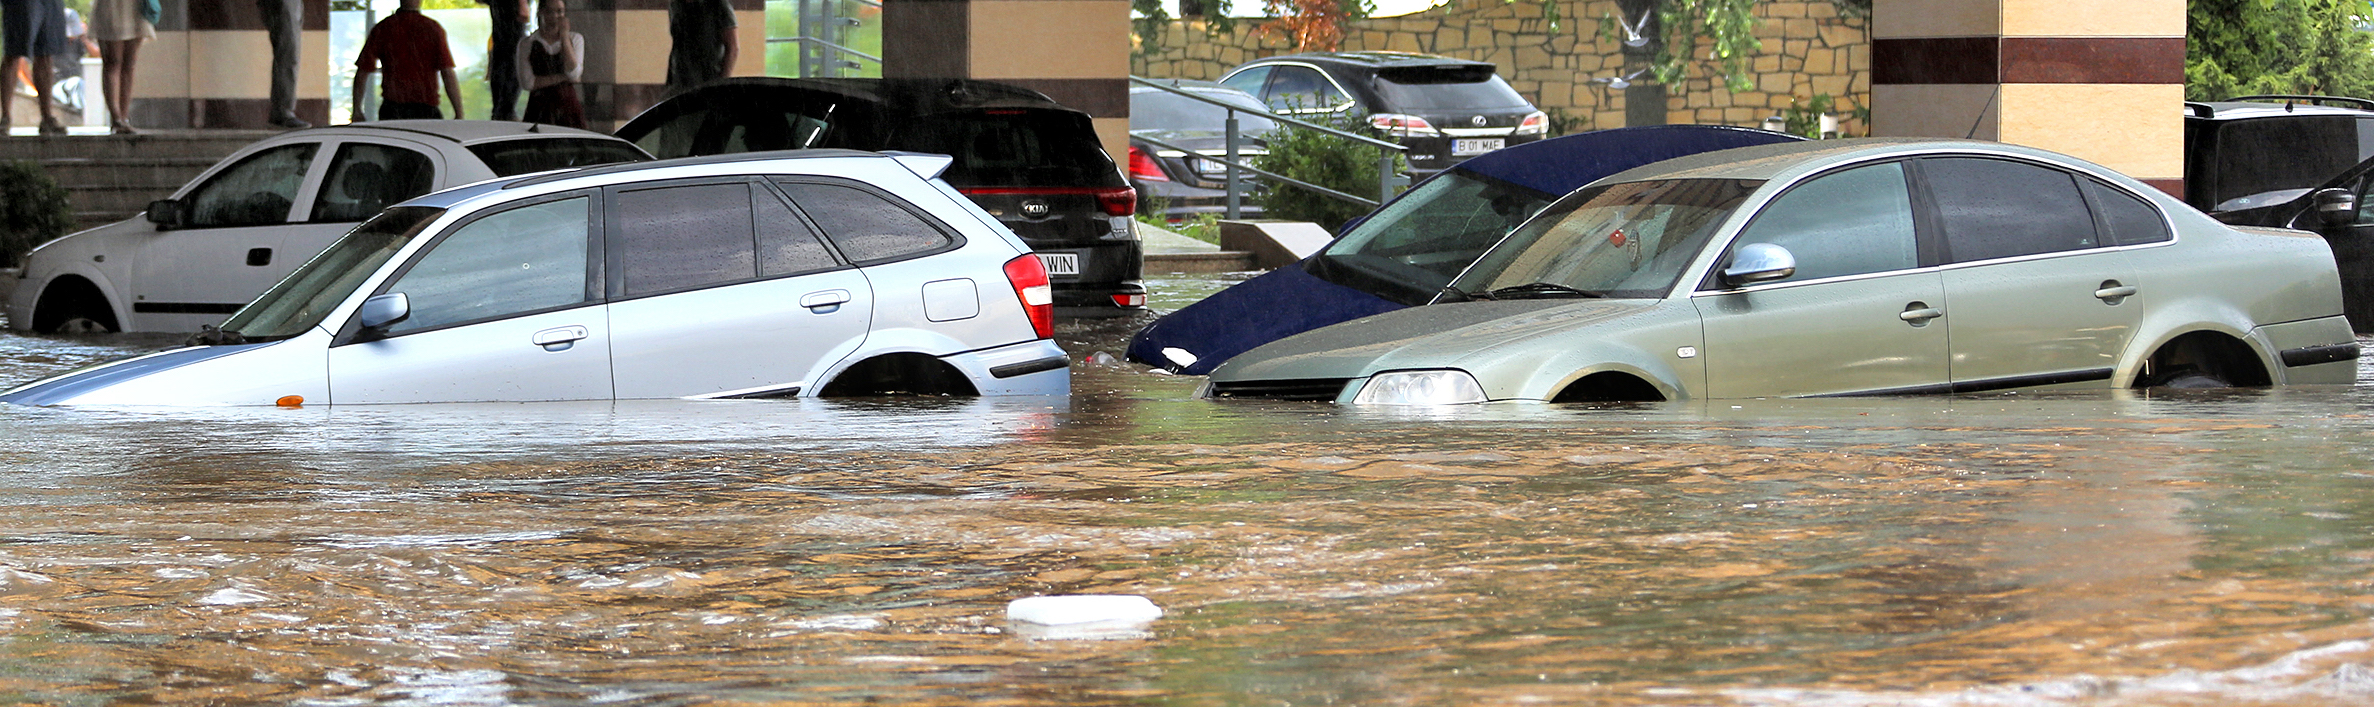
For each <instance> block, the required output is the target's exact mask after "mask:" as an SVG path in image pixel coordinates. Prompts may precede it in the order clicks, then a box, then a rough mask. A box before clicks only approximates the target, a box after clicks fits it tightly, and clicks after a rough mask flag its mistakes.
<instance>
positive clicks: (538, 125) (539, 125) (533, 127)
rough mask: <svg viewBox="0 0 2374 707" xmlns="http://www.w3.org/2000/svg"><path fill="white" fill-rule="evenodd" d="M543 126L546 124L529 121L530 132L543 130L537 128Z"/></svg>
mask: <svg viewBox="0 0 2374 707" xmlns="http://www.w3.org/2000/svg"><path fill="white" fill-rule="evenodd" d="M541 127H544V124H543V123H529V124H528V132H531V133H535V132H543V131H541V130H537V128H541Z"/></svg>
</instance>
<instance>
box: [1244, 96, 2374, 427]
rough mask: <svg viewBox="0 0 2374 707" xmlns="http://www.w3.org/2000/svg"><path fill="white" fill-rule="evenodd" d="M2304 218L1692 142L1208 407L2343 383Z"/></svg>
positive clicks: (2028, 176) (2015, 150) (1916, 163)
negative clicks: (2257, 216)
mask: <svg viewBox="0 0 2374 707" xmlns="http://www.w3.org/2000/svg"><path fill="white" fill-rule="evenodd" d="M2357 356H2358V347H2357V344H2356V342H2355V339H2353V338H2352V336H2351V334H2350V329H2349V324H2348V322H2347V321H2346V320H2344V319H2343V318H2342V316H2341V292H2340V285H2339V278H2338V276H2337V275H2336V273H2335V271H2334V265H2333V256H2332V253H2331V251H2330V250H2328V248H2327V247H2326V245H2325V243H2324V241H2323V240H2322V239H2320V238H2318V237H2316V236H2314V235H2312V234H2308V233H2304V232H2299V231H2288V230H2276V229H2256V228H2233V227H2228V226H2226V225H2223V224H2220V223H2218V222H2216V221H2213V220H2211V219H2209V217H2207V216H2205V215H2203V214H2201V213H2200V212H2199V211H2196V210H2194V209H2192V208H2191V207H2188V206H2185V205H2184V204H2183V203H2182V202H2180V201H2177V200H2176V199H2174V198H2171V197H2169V196H2167V195H2165V194H2163V193H2161V192H2159V191H2157V190H2155V189H2152V188H2151V187H2149V186H2146V185H2144V184H2142V183H2140V182H2137V181H2135V180H2133V179H2130V178H2127V177H2125V176H2121V175H2119V174H2117V173H2115V172H2112V171H2110V170H2107V169H2104V168H2102V167H2099V166H2096V165H2093V164H2089V163H2086V162H2084V161H2081V160H2077V159H2075V158H2071V157H2068V156H2065V155H2059V154H2054V153H2050V152H2044V151H2041V150H2033V149H2027V148H2022V147H2016V146H2012V145H2003V144H1995V143H1986V142H1966V141H1940V140H1886V139H1863V140H1832V141H1819V142H1804V143H1788V144H1780V145H1769V146H1760V147H1748V148H1740V149H1735V150H1724V151H1719V152H1711V153H1705V154H1702V155H1697V156H1692V157H1684V158H1680V159H1675V160H1669V161H1666V162H1660V163H1656V164H1652V165H1648V166H1645V167H1640V168H1637V169H1633V170H1630V171H1627V172H1623V173H1620V174H1617V175H1614V176H1611V177H1608V178H1606V179H1603V180H1600V181H1598V182H1596V183H1594V184H1592V185H1590V186H1587V187H1584V188H1582V189H1580V190H1577V191H1576V192H1574V193H1573V194H1569V195H1567V196H1566V197H1564V198H1562V199H1561V200H1559V201H1558V202H1557V203H1555V204H1553V205H1552V206H1550V207H1548V208H1546V209H1544V210H1543V211H1542V212H1541V213H1539V214H1537V215H1536V216H1534V217H1533V218H1532V220H1530V221H1528V222H1526V223H1525V224H1524V225H1522V226H1520V227H1519V228H1518V229H1517V230H1516V231H1514V232H1513V233H1512V234H1511V235H1509V236H1508V238H1507V239H1506V240H1503V241H1502V242H1501V243H1499V244H1498V245H1496V246H1494V247H1493V248H1492V249H1491V250H1489V251H1487V252H1486V253H1485V255H1484V256H1483V257H1482V258H1481V259H1480V260H1478V261H1477V262H1476V264H1475V265H1474V266H1472V267H1470V268H1469V269H1468V270H1467V271H1466V272H1465V273H1463V274H1461V275H1460V276H1459V277H1458V278H1457V279H1455V280H1453V281H1452V284H1451V285H1450V286H1449V287H1447V288H1445V289H1444V291H1443V292H1442V293H1441V294H1440V295H1438V296H1437V297H1436V299H1435V303H1434V304H1431V305H1429V306H1424V307H1414V308H1410V309H1405V310H1400V311H1395V312H1389V313H1386V314H1381V315H1377V316H1373V317H1368V318H1364V319H1358V320H1354V321H1350V322H1346V323H1343V324H1338V325H1335V326H1331V327H1327V328H1323V329H1318V330H1315V331H1311V332H1306V333H1303V334H1300V335H1297V336H1293V337H1290V338H1286V339H1282V340H1279V341H1276V342H1272V343H1270V344H1268V345H1265V346H1262V347H1260V348H1256V349H1254V350H1252V351H1249V352H1246V353H1244V354H1242V355H1240V356H1238V357H1236V358H1234V359H1231V360H1230V361H1228V363H1226V364H1224V365H1222V366H1220V367H1219V368H1218V369H1215V370H1214V371H1213V372H1212V375H1211V379H1210V381H1209V382H1208V383H1207V384H1206V387H1205V389H1204V391H1203V394H1204V395H1206V396H1210V397H1219V398H1270V399H1289V400H1333V401H1337V402H1346V403H1381V404H1446V403H1469V402H1483V401H1492V400H1542V401H1551V402H1593V401H1657V400H1675V399H1683V398H1744V397H1768V396H1829V395H1889V394H1918V393H1961V392H1977V391H1988V390H1999V389H2009V388H2077V387H2097V388H2098V387H2153V386H2176V387H2211V386H2227V385H2232V386H2264V385H2274V384H2301V383H2342V384H2346V383H2350V382H2352V381H2353V380H2355V376H2356V365H2355V363H2354V360H2355V359H2356V358H2357Z"/></svg>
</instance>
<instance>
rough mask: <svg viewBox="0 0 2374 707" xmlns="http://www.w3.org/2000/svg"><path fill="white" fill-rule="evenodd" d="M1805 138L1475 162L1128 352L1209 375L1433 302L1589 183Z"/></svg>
mask: <svg viewBox="0 0 2374 707" xmlns="http://www.w3.org/2000/svg"><path fill="white" fill-rule="evenodd" d="M1803 139H1804V138H1801V137H1797V136H1795V135H1789V134H1785V133H1776V132H1768V131H1763V130H1752V129H1748V128H1734V127H1726V126H1715V125H1659V126H1649V127H1635V128H1617V129H1614V130H1601V131H1596V132H1588V133H1582V134H1578V135H1568V136H1566V137H1561V138H1556V139H1552V140H1545V141H1542V142H1536V143H1532V144H1528V145H1522V146H1519V147H1512V148H1509V149H1506V150H1502V151H1499V152H1495V153H1492V154H1489V155H1485V156H1482V157H1478V158H1476V159H1472V160H1468V161H1466V162H1462V163H1460V164H1459V165H1457V166H1455V167H1452V168H1451V169H1449V170H1446V171H1444V172H1441V173H1439V174H1436V175H1435V176H1433V177H1432V178H1429V179H1427V180H1426V181H1423V182H1419V183H1418V184H1417V186H1414V187H1411V188H1410V190H1409V191H1407V192H1403V193H1402V194H1401V196H1399V197H1396V198H1394V199H1393V200H1392V201H1389V202H1386V203H1385V205H1384V206H1382V207H1380V208H1378V209H1377V210H1376V211H1374V212H1371V213H1369V214H1368V215H1367V216H1364V217H1362V218H1361V219H1360V220H1358V221H1354V222H1352V223H1350V224H1346V225H1345V226H1344V229H1343V235H1341V236H1339V237H1337V238H1336V239H1335V241H1334V242H1332V243H1329V244H1328V245H1327V247H1326V248H1324V249H1321V250H1320V252H1319V253H1318V254H1315V255H1312V256H1311V257H1309V258H1305V259H1303V260H1302V261H1301V262H1298V263H1295V264H1293V265H1289V266H1286V267H1283V268H1279V269H1277V270H1273V271H1271V272H1269V273H1267V274H1264V275H1262V276H1260V277H1256V278H1253V279H1251V280H1246V281H1244V282H1241V283H1238V284H1237V285H1235V286H1233V287H1230V288H1228V289H1225V290H1221V291H1219V292H1217V293H1214V294H1213V295H1212V296H1210V297H1206V298H1204V299H1203V300H1202V301H1199V302H1196V303H1195V304H1192V305H1188V306H1187V307H1185V308H1182V309H1180V310H1179V311H1177V312H1172V313H1171V314H1169V315H1167V316H1164V317H1163V318H1161V319H1158V320H1155V321H1154V323H1153V324H1149V325H1147V326H1146V328H1145V329H1143V330H1141V331H1139V332H1138V334H1137V336H1136V337H1134V338H1132V339H1131V340H1130V342H1129V351H1128V356H1129V358H1130V359H1131V360H1135V361H1138V362H1140V363H1145V364H1148V365H1153V366H1160V367H1163V368H1167V369H1170V370H1173V371H1176V372H1180V373H1188V374H1203V373H1208V372H1210V371H1211V370H1212V369H1213V368H1214V367H1216V366H1219V365H1220V364H1221V363H1222V362H1224V361H1227V360H1228V359H1229V358H1230V357H1233V356H1235V355H1237V354H1240V353H1244V352H1245V351H1249V350H1252V349H1253V348H1254V347H1256V346H1260V345H1262V344H1266V343H1269V342H1271V341H1276V340H1278V339H1282V338H1285V337H1288V336H1292V335H1294V334H1299V333H1302V332H1305V331H1310V330H1312V329H1317V328H1320V327H1324V326H1328V325H1331V324H1336V323H1339V322H1346V321H1351V320H1353V319H1358V318H1360V317H1365V316H1369V315H1372V314H1379V313H1383V312H1390V311H1393V310H1397V309H1402V308H1404V307H1411V306H1416V305H1421V304H1425V303H1427V302H1429V301H1432V300H1433V299H1434V298H1435V295H1436V294H1437V293H1439V292H1441V291H1442V288H1443V287H1444V286H1445V285H1449V284H1451V280H1452V278H1455V277H1458V276H1459V274H1460V273H1461V272H1464V271H1466V270H1467V267H1468V266H1469V265H1472V264H1474V263H1475V261H1476V258H1477V257H1480V256H1482V255H1483V253H1484V251H1485V250H1486V249H1489V248H1491V247H1492V245H1493V244H1495V243H1499V242H1500V240H1501V239H1502V238H1503V237H1506V236H1507V235H1508V233H1509V231H1510V230H1511V229H1514V228H1516V227H1517V226H1518V225H1519V224H1522V223H1524V222H1525V220H1526V219H1527V218H1530V217H1532V216H1533V214H1534V213H1535V212H1538V211H1540V210H1541V209H1542V207H1544V206H1547V205H1549V204H1550V203H1551V202H1553V201H1557V200H1558V198H1559V197H1562V196H1565V195H1566V194H1567V193H1568V192H1571V191H1574V190H1575V189H1578V188H1581V187H1582V186H1583V185H1585V184H1589V183H1591V182H1593V181H1596V180H1598V179H1600V178H1602V177H1606V176H1608V175H1611V174H1615V173H1617V172H1622V171H1624V170H1627V169H1631V168H1634V167H1639V166H1641V165H1646V164H1650V163H1653V162H1659V161H1663V160H1668V159H1673V158H1676V157H1683V156H1687V155H1695V154H1698V153H1701V152H1708V151H1713V150H1722V149H1729V148H1734V147H1747V146H1752V145H1768V144H1773V143H1780V142H1791V141H1797V140H1803Z"/></svg>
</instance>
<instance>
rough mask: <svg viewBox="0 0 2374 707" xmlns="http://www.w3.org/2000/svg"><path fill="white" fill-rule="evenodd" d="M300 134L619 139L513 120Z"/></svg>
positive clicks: (360, 126)
mask: <svg viewBox="0 0 2374 707" xmlns="http://www.w3.org/2000/svg"><path fill="white" fill-rule="evenodd" d="M296 132H297V133H301V134H371V133H396V134H401V135H405V136H409V137H413V138H420V137H432V138H441V139H444V140H449V141H452V142H457V143H461V144H464V145H471V144H477V143H482V142H495V141H500V140H508V139H515V138H526V137H556V136H565V137H572V138H598V139H603V140H617V139H618V138H616V137H612V136H610V135H607V134H603V133H597V132H594V131H591V130H579V129H576V128H564V127H561V126H558V125H546V124H542V123H522V122H518V121H511V120H378V121H372V122H368V123H351V124H347V125H333V126H327V127H319V128H311V129H307V130H301V131H296Z"/></svg>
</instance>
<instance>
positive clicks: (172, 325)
mask: <svg viewBox="0 0 2374 707" xmlns="http://www.w3.org/2000/svg"><path fill="white" fill-rule="evenodd" d="M321 148H322V144H321V143H320V142H318V141H312V140H307V141H302V142H292V143H288V144H284V145H278V146H275V147H271V148H267V149H264V150H261V151H258V152H255V153H253V154H250V155H247V156H246V157H243V158H241V159H240V160H239V161H238V162H236V163H234V164H232V165H231V166H230V167H227V168H224V169H222V170H219V171H216V172H215V173H214V174H212V175H209V176H208V177H207V178H206V179H205V181H203V182H201V183H199V184H198V185H197V186H195V187H192V188H191V189H190V190H189V191H188V192H185V193H184V194H183V196H182V197H181V198H180V203H181V209H182V213H183V214H184V215H185V216H186V218H185V219H184V221H183V223H182V227H180V228H174V229H171V230H164V229H158V230H154V231H151V232H150V233H148V234H146V236H145V237H144V238H141V239H139V240H138V241H137V242H136V245H135V246H134V247H133V248H132V249H131V250H130V252H125V253H117V254H113V255H116V256H117V257H123V258H129V259H131V260H132V263H131V268H130V269H131V271H132V277H131V280H130V282H129V283H127V285H128V288H129V289H130V290H131V291H130V293H129V295H130V296H129V298H128V299H129V302H128V305H129V306H128V307H127V308H128V309H130V310H131V312H132V321H131V322H129V323H127V324H126V326H125V328H126V329H127V330H131V331H196V330H197V329H198V325H200V324H211V323H215V322H219V321H222V319H223V317H224V316H227V315H229V314H230V313H231V312H233V311H236V310H237V309H239V307H240V305H243V304H246V303H247V302H248V300H251V299H254V298H255V296H256V295H258V294H262V293H263V291H264V290H265V289H267V288H270V287H271V286H272V283H274V282H278V281H279V280H280V278H281V277H283V276H286V275H287V274H288V271H289V268H273V267H270V263H271V262H272V261H274V260H277V259H278V258H277V254H278V253H279V252H280V251H281V250H283V249H284V245H283V244H284V242H285V239H286V237H287V229H288V225H289V222H290V220H291V219H292V218H293V214H294V213H295V211H296V208H297V202H298V200H299V199H300V198H301V197H303V196H304V195H305V188H306V186H307V185H309V184H312V183H313V182H315V181H317V180H318V179H319V176H318V175H317V174H316V172H318V171H319V170H318V167H319V166H320V163H321V160H320V159H319V157H320V156H321V152H322V149H321ZM292 267H293V266H292Z"/></svg>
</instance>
